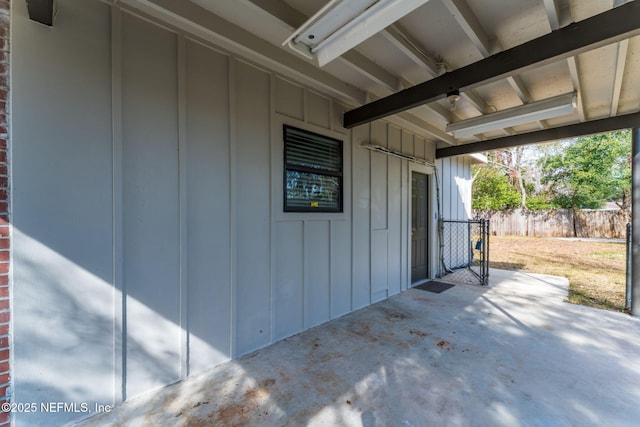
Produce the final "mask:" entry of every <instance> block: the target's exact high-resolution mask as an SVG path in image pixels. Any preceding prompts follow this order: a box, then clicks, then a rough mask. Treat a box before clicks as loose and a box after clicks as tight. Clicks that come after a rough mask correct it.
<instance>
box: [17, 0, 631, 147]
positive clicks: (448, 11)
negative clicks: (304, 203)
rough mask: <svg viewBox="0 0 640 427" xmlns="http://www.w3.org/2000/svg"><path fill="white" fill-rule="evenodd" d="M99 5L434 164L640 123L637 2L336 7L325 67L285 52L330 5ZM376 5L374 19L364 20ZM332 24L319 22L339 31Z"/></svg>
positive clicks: (156, 1)
mask: <svg viewBox="0 0 640 427" xmlns="http://www.w3.org/2000/svg"><path fill="white" fill-rule="evenodd" d="M103 1H104V2H106V3H109V4H114V5H118V6H119V7H121V8H123V9H130V10H132V9H133V10H135V12H136V13H141V14H146V15H150V16H151V17H153V18H155V19H160V20H162V21H164V22H166V23H169V24H171V25H173V26H174V27H177V28H179V29H182V30H185V31H188V32H190V33H191V34H194V35H196V36H197V37H200V38H203V39H208V40H212V41H215V42H216V43H217V44H220V45H222V46H223V47H229V48H233V50H234V51H238V49H240V51H241V52H242V53H243V54H246V55H247V56H248V57H249V58H250V59H253V60H256V61H257V62H258V63H259V64H267V65H269V66H270V67H273V68H275V69H276V71H279V72H281V73H282V74H284V75H286V76H290V77H293V78H295V79H297V80H299V81H302V82H303V83H305V84H310V85H312V86H314V87H316V88H318V89H319V90H321V91H322V92H325V93H329V94H331V95H332V96H335V97H337V98H339V99H341V100H342V101H343V102H345V103H346V104H347V105H348V106H349V107H348V109H351V111H348V112H347V113H346V114H345V126H346V127H351V126H355V125H357V124H360V123H365V122H367V121H370V120H374V119H377V118H380V117H385V116H388V117H387V119H388V120H390V121H391V122H394V123H396V124H399V125H402V126H404V127H407V128H409V129H410V130H413V131H416V132H420V133H421V134H422V135H423V136H425V137H427V138H428V139H429V140H430V141H433V142H434V143H436V144H437V147H438V148H439V149H440V150H439V151H438V156H439V157H443V156H448V155H456V154H464V153H468V152H477V151H483V150H486V149H489V148H491V147H492V146H493V145H500V146H509V145H518V144H522V143H531V142H540V141H545V140H552V139H556V138H562V137H568V136H576V134H587V133H593V132H600V131H607V130H612V129H618V128H623V127H628V126H634V125H636V126H637V124H640V120H639V115H638V114H636V113H638V111H639V110H640V38H639V37H638V36H637V34H639V31H638V30H639V27H638V26H640V3H639V2H638V0H634V1H630V2H626V4H625V2H624V1H623V0H537V1H531V0H508V1H506V0H505V1H495V0H429V1H426V0H401V1H398V0H396V1H395V2H389V1H385V0H379V1H376V0H357V1H356V0H343V1H342V5H343V6H344V5H347V6H349V7H351V6H353V5H355V4H357V5H359V7H360V9H357V7H356V6H353V7H354V8H355V12H353V14H352V15H350V16H348V17H347V19H346V21H350V22H353V23H355V25H354V26H353V28H351V29H350V31H351V32H350V33H349V32H348V33H346V35H345V36H344V37H343V38H344V39H345V40H346V43H349V41H353V42H354V43H355V42H357V44H356V45H355V46H353V47H350V45H349V44H347V46H346V48H343V49H342V50H344V49H346V50H345V51H344V52H340V53H341V54H340V55H339V56H338V57H337V58H335V59H331V58H329V60H328V62H327V63H326V64H325V63H324V62H326V61H327V59H326V57H324V56H322V55H320V54H319V53H314V54H311V55H308V56H309V57H307V56H304V55H301V54H300V53H299V52H298V51H297V50H296V49H292V48H291V47H290V46H288V45H286V43H285V44H284V45H283V43H284V42H285V41H286V40H287V39H288V38H289V37H290V36H291V35H292V34H294V31H296V29H298V28H300V27H301V26H302V25H303V24H304V23H305V22H306V21H307V20H308V19H309V17H311V16H313V15H314V14H316V13H317V12H318V11H320V10H321V9H323V7H325V6H327V5H328V4H329V3H332V4H333V3H335V4H338V5H339V4H340V3H341V2H340V1H337V2H336V1H333V2H331V1H329V0H234V1H219V0H191V1H190V2H186V1H185V2H175V1H171V0H103ZM28 3H29V5H30V7H31V6H34V7H35V5H37V4H39V2H38V1H36V0H28ZM49 3H50V2H47V1H42V2H40V4H43V5H45V6H42V7H43V8H44V7H47V6H46V5H48V4H49ZM398 5H403V6H398ZM376 8H378V9H382V10H383V12H384V13H383V14H382V17H380V16H376V17H372V18H366V19H365V18H363V16H364V15H362V13H365V15H366V13H368V12H365V11H367V10H368V9H371V10H374V9H376ZM203 9H204V10H203ZM399 9H402V10H399ZM45 14H46V13H45ZM335 15H336V14H334V16H333V17H332V18H331V19H332V20H333V21H331V20H330V21H329V22H330V23H331V22H334V23H336V22H337V24H340V22H338V21H339V19H338V20H336V18H335ZM343 21H345V19H343ZM336 28H339V27H336ZM331 31H333V30H331ZM360 40H363V41H360ZM343 41H344V40H343ZM352 44H353V43H352ZM300 47H302V50H304V49H305V48H306V46H303V45H298V48H300ZM320 64H322V66H320ZM453 90H459V92H460V94H459V95H460V99H459V100H457V101H456V102H455V103H454V104H455V107H452V104H451V102H450V100H449V99H447V93H449V92H451V91H453ZM572 92H575V93H576V95H577V102H576V108H575V112H573V113H569V114H564V115H562V116H559V117H551V118H548V119H545V120H534V121H531V122H527V123H522V124H517V125H513V126H509V127H501V128H498V129H496V130H491V131H483V133H479V134H475V135H471V136H466V137H460V138H454V137H453V136H452V135H450V134H448V133H447V132H446V127H447V124H449V123H456V122H459V121H462V120H466V119H470V118H473V117H478V116H483V115H489V114H491V113H494V112H497V111H502V110H506V109H510V108H514V107H518V106H521V105H524V104H531V103H533V102H537V101H541V100H545V99H549V98H553V97H556V96H559V95H563V94H568V93H572ZM568 125H571V126H570V127H567V126H568ZM567 129H569V130H567ZM523 135H526V136H523Z"/></svg>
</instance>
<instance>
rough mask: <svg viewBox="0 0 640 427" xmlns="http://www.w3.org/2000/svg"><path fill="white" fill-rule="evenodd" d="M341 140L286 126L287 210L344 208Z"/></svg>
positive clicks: (315, 210)
mask: <svg viewBox="0 0 640 427" xmlns="http://www.w3.org/2000/svg"><path fill="white" fill-rule="evenodd" d="M342 182H343V181H342V141H340V140H338V139H334V138H329V137H327V136H323V135H319V134H317V133H313V132H308V131H306V130H302V129H297V128H294V127H291V126H286V125H285V126H284V211H285V212H342Z"/></svg>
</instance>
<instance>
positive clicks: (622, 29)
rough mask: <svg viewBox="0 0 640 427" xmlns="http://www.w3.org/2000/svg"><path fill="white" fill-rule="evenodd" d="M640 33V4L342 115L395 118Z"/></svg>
mask: <svg viewBox="0 0 640 427" xmlns="http://www.w3.org/2000/svg"><path fill="white" fill-rule="evenodd" d="M638 33H640V1H634V2H630V3H626V4H624V5H622V6H620V7H617V8H615V9H612V10H609V11H606V12H604V13H601V14H599V15H596V16H593V17H591V18H588V19H585V20H583V21H580V22H576V23H574V24H571V25H568V26H566V27H564V28H561V29H559V30H556V31H554V32H552V33H550V34H546V35H544V36H542V37H539V38H537V39H534V40H531V41H529V42H526V43H523V44H521V45H519V46H516V47H513V48H511V49H508V50H505V51H503V52H499V53H497V54H495V55H493V56H490V57H489V58H486V59H483V60H481V61H478V62H475V63H473V64H470V65H467V66H465V67H462V68H460V69H457V70H454V71H451V72H449V73H447V74H444V75H442V76H440V77H436V78H434V79H431V80H429V81H426V82H424V83H421V84H419V85H416V86H414V87H411V88H409V89H405V90H403V91H400V92H398V93H395V94H393V95H390V96H387V97H386V98H382V99H380V100H378V101H374V102H371V103H369V104H366V105H364V106H362V107H359V108H356V109H354V110H351V111H347V112H346V113H345V114H344V125H345V127H347V128H352V127H354V126H357V125H359V124H363V123H368V122H370V121H373V120H376V119H379V118H382V117H387V116H390V115H392V114H396V113H398V112H400V111H405V110H408V109H411V108H413V107H416V106H418V105H422V104H425V103H428V102H432V101H435V100H437V99H442V98H444V97H445V96H446V93H447V92H449V91H451V90H454V89H458V90H460V91H461V92H462V91H465V90H469V89H473V88H475V87H478V86H480V85H482V84H488V83H491V82H494V81H497V80H499V79H502V78H505V77H508V76H510V75H513V74H515V73H518V72H523V71H525V70H529V69H532V68H534V67H538V66H541V65H545V64H549V63H552V62H554V61H558V60H561V59H566V58H568V57H571V56H574V55H577V54H579V53H582V52H586V51H588V50H591V49H596V48H598V47H602V46H605V45H607V44H611V43H613V42H616V41H620V40H623V39H626V38H629V37H632V36H634V35H636V34H638Z"/></svg>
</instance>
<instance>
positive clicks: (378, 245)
mask: <svg viewBox="0 0 640 427" xmlns="http://www.w3.org/2000/svg"><path fill="white" fill-rule="evenodd" d="M388 245H389V242H388V231H387V230H373V231H372V232H371V302H372V303H374V302H377V301H380V300H383V299H385V298H386V297H387V296H388V281H387V277H388V272H389V270H388V265H387V262H388V261H387V259H388V247H389V246H388Z"/></svg>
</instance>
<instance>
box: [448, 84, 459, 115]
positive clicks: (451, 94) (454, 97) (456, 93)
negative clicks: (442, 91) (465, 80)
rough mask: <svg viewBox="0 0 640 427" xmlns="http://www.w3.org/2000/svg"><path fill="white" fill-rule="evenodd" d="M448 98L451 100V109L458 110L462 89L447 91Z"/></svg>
mask: <svg viewBox="0 0 640 427" xmlns="http://www.w3.org/2000/svg"><path fill="white" fill-rule="evenodd" d="M447 100H448V101H449V111H456V110H457V107H458V106H457V104H456V103H457V102H458V101H460V91H459V90H458V89H455V90H452V91H450V92H447Z"/></svg>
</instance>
